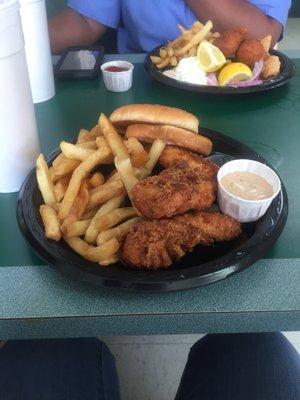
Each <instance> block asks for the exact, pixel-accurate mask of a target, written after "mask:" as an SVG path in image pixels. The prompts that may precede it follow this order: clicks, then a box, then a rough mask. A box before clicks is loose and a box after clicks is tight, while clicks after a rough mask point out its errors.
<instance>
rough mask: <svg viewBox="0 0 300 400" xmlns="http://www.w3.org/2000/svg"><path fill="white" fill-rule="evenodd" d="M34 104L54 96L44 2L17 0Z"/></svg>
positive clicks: (40, 0) (38, 0)
mask: <svg viewBox="0 0 300 400" xmlns="http://www.w3.org/2000/svg"><path fill="white" fill-rule="evenodd" d="M19 1H20V5H21V8H20V13H21V21H22V28H23V34H24V40H25V52H26V58H27V64H28V71H29V78H30V85H31V92H32V98H33V102H34V103H40V102H42V101H46V100H49V99H51V98H52V97H53V96H54V95H55V86H54V77H53V68H52V61H51V52H50V44H49V33H48V23H47V14H46V6H45V0H19Z"/></svg>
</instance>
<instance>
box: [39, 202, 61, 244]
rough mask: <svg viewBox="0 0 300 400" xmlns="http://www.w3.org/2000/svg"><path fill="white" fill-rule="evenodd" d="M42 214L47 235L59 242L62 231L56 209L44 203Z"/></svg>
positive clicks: (41, 208)
mask: <svg viewBox="0 0 300 400" xmlns="http://www.w3.org/2000/svg"><path fill="white" fill-rule="evenodd" d="M40 214H41V217H42V221H43V225H44V228H45V236H46V237H47V238H48V239H53V240H55V241H56V242H58V241H59V240H60V238H61V232H60V227H59V220H58V217H57V214H56V211H55V210H54V208H52V207H51V206H49V205H48V204H42V205H41V206H40Z"/></svg>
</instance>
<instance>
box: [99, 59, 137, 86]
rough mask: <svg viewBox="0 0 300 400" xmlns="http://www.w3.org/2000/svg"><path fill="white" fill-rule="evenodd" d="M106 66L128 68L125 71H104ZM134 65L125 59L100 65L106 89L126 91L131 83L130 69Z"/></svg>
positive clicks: (131, 69)
mask: <svg viewBox="0 0 300 400" xmlns="http://www.w3.org/2000/svg"><path fill="white" fill-rule="evenodd" d="M108 67H120V68H128V70H127V71H120V72H113V71H106V68H108ZM133 68H134V66H133V65H132V64H131V63H130V62H127V61H110V62H107V63H104V64H102V65H101V70H102V75H103V81H104V84H105V86H106V89H107V90H110V91H111V92H126V91H127V90H129V89H130V88H131V85H132V71H133Z"/></svg>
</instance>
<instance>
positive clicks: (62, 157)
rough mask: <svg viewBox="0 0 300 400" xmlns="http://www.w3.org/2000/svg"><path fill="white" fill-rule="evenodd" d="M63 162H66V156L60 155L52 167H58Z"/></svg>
mask: <svg viewBox="0 0 300 400" xmlns="http://www.w3.org/2000/svg"><path fill="white" fill-rule="evenodd" d="M63 160H66V156H65V155H64V154H63V153H60V154H59V155H58V156H57V157H56V158H55V159H54V160H53V161H52V167H54V168H55V167H57V166H58V165H59V164H60V163H61V162H62V161H63Z"/></svg>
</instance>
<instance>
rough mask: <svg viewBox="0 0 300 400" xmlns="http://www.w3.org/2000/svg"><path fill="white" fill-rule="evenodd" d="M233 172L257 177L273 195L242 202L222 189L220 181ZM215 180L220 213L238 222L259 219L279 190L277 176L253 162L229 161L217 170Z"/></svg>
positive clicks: (279, 185) (260, 164)
mask: <svg viewBox="0 0 300 400" xmlns="http://www.w3.org/2000/svg"><path fill="white" fill-rule="evenodd" d="M233 172H252V173H254V174H256V175H259V176H260V177H262V178H264V179H265V180H266V181H267V182H268V183H269V184H270V185H271V186H272V187H273V195H272V196H271V197H269V198H267V199H263V200H244V199H241V198H240V197H237V196H235V195H233V194H231V193H230V192H228V191H227V190H226V189H225V188H224V186H223V185H222V183H221V180H222V178H223V177H224V176H225V175H228V174H231V173H233ZM217 180H218V202H219V207H220V209H221V211H222V212H223V213H224V214H227V215H230V216H231V217H233V218H234V219H236V220H237V221H240V222H251V221H256V220H258V219H259V218H261V217H262V216H263V215H264V214H265V212H266V211H267V209H268V208H269V206H270V205H271V203H272V201H273V199H274V198H275V197H276V196H277V195H278V193H279V191H280V188H281V183H280V179H279V177H278V175H277V174H276V173H275V172H274V171H273V170H272V169H271V168H269V167H268V166H267V165H265V164H262V163H260V162H257V161H253V160H233V161H229V162H228V163H226V164H224V165H223V166H222V167H221V168H220V169H219V172H218V175H217Z"/></svg>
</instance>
